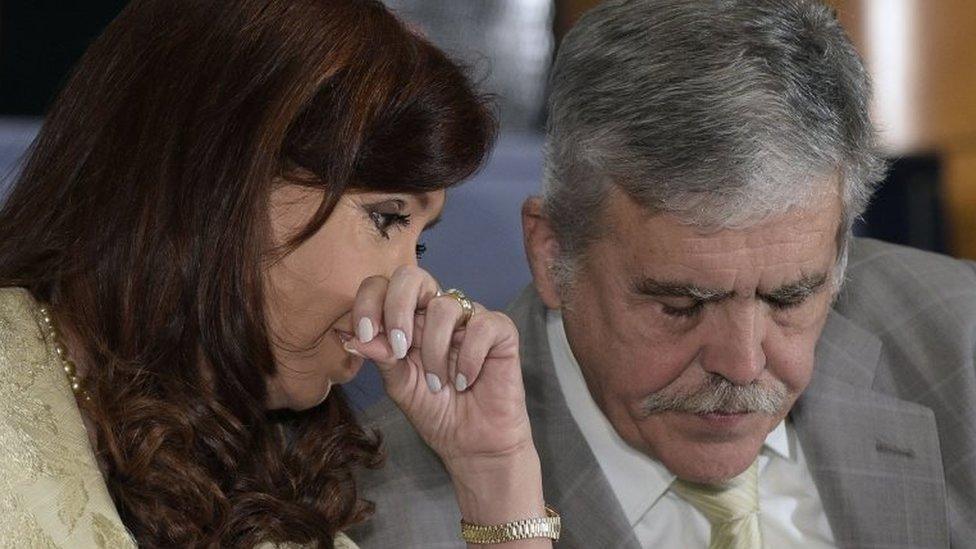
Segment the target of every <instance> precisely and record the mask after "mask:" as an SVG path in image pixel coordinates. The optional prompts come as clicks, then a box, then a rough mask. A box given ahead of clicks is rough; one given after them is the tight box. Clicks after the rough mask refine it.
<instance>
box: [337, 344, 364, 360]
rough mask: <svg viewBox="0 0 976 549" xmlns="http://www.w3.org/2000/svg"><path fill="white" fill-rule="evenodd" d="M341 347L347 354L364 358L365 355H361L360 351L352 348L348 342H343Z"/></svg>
mask: <svg viewBox="0 0 976 549" xmlns="http://www.w3.org/2000/svg"><path fill="white" fill-rule="evenodd" d="M342 348H343V349H345V350H346V352H347V353H349V354H351V355H355V356H358V357H360V358H366V356H365V355H363V353H360V352H359V351H357V350H356V349H353V348H352V347H351V346H350V345H349V344H348V343H343V344H342Z"/></svg>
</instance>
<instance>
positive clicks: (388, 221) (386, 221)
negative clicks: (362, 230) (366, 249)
mask: <svg viewBox="0 0 976 549" xmlns="http://www.w3.org/2000/svg"><path fill="white" fill-rule="evenodd" d="M369 218H370V219H371V220H372V221H373V224H374V225H376V230H378V231H379V232H380V235H382V236H383V238H390V230H391V229H397V228H402V227H406V226H408V225H410V216H409V215H403V214H398V213H383V212H376V211H373V212H370V213H369Z"/></svg>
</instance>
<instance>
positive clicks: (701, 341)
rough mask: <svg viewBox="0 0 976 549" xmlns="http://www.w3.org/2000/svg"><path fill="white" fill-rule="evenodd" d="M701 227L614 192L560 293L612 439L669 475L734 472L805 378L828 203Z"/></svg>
mask: <svg viewBox="0 0 976 549" xmlns="http://www.w3.org/2000/svg"><path fill="white" fill-rule="evenodd" d="M817 202H818V203H816V204H812V206H813V207H811V208H810V209H808V210H802V211H792V212H789V213H787V214H784V215H781V216H779V217H774V218H772V219H770V220H768V221H765V222H763V223H761V224H759V225H757V226H754V227H752V228H746V229H739V230H722V231H720V232H715V231H712V232H704V231H702V230H701V229H699V228H695V227H691V226H688V225H685V224H682V223H681V222H679V221H678V220H677V219H676V218H674V217H671V216H669V215H666V214H658V215H650V214H648V213H647V211H646V210H644V209H642V208H641V207H640V206H639V205H637V204H636V203H635V202H633V201H632V200H630V199H629V198H626V197H625V196H624V195H623V194H622V193H617V192H615V193H614V194H613V196H612V197H611V200H610V201H609V203H608V209H607V211H606V212H605V217H604V219H605V223H607V224H608V225H609V231H608V233H607V234H606V235H605V236H604V237H603V238H601V239H600V240H599V241H598V242H595V243H594V244H593V245H592V246H591V248H590V250H589V253H588V255H587V257H586V259H585V260H584V261H583V263H582V265H581V266H580V267H581V269H580V271H579V275H578V276H577V278H576V281H575V283H574V284H573V286H572V287H571V288H570V289H569V291H564V292H561V300H562V301H561V304H562V308H563V317H564V322H565V326H566V332H567V336H568V339H569V341H570V345H571V347H572V350H573V354H574V355H575V356H576V358H577V359H578V361H579V364H580V367H581V369H582V373H583V376H584V378H585V379H586V383H587V386H588V387H589V390H590V393H591V394H592V395H593V397H594V399H595V400H596V402H597V404H598V405H599V406H600V408H601V409H602V410H603V412H604V414H606V416H607V418H608V419H609V420H610V422H611V423H612V424H613V426H614V427H615V428H616V430H617V432H618V433H619V434H620V436H621V437H623V439H624V440H626V441H627V442H628V443H629V444H630V445H631V446H633V447H635V448H637V449H639V450H641V451H643V452H645V453H647V454H648V455H650V456H651V457H653V458H655V459H657V460H658V461H659V462H661V463H662V464H663V465H665V466H666V467H667V468H668V469H669V470H670V471H671V472H672V473H674V474H675V475H677V476H678V477H680V478H684V479H687V480H692V481H697V482H707V483H714V482H720V481H723V480H726V479H728V478H731V477H733V476H735V475H737V474H739V473H740V472H742V471H744V470H745V469H746V468H747V467H748V466H749V465H750V464H751V463H752V462H753V461H754V460H755V459H756V456H757V454H758V453H759V451H760V448H761V447H762V444H763V442H764V440H765V437H766V435H767V434H768V433H769V431H771V430H772V429H773V428H774V427H775V426H776V425H777V424H778V423H779V422H780V421H781V420H782V419H783V418H784V417H785V416H786V414H787V413H788V412H789V410H790V408H791V407H792V405H793V403H794V402H795V401H796V398H797V397H798V396H799V394H800V393H801V392H802V391H803V389H804V388H805V387H806V386H807V384H808V382H809V381H810V376H811V373H812V370H813V362H814V347H815V345H816V342H817V339H818V338H819V336H820V332H821V330H822V328H823V325H824V322H825V320H826V317H827V313H828V312H829V309H830V304H831V301H832V297H833V296H832V292H831V288H832V283H833V280H832V276H833V270H834V266H835V264H836V259H837V245H836V235H837V230H838V226H839V223H840V203H839V200H838V198H837V197H836V195H834V194H831V196H829V197H826V196H825V197H824V198H822V199H820V200H819V201H817Z"/></svg>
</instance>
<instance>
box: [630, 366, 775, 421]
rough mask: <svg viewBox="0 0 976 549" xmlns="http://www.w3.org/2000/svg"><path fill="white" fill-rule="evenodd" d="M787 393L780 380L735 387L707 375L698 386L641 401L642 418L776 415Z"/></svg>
mask: <svg viewBox="0 0 976 549" xmlns="http://www.w3.org/2000/svg"><path fill="white" fill-rule="evenodd" d="M787 398H789V391H787V390H786V386H785V385H783V383H782V382H780V381H775V382H773V383H771V384H769V383H758V382H757V383H753V384H751V385H745V386H740V385H735V384H734V383H732V382H730V381H729V380H727V379H725V378H724V377H722V376H720V375H716V374H710V375H709V377H708V378H707V379H706V380H705V381H704V382H702V383H701V384H700V385H699V386H698V387H695V388H693V389H691V390H684V391H681V392H674V391H667V390H663V391H659V392H657V393H652V394H650V395H648V396H647V398H645V399H644V402H643V404H642V410H643V412H644V414H645V415H647V416H649V415H652V414H660V413H662V412H682V413H689V414H710V413H716V412H718V413H726V414H738V413H747V412H760V413H765V414H775V413H777V412H779V411H780V410H782V409H783V406H784V405H785V404H786V400H787Z"/></svg>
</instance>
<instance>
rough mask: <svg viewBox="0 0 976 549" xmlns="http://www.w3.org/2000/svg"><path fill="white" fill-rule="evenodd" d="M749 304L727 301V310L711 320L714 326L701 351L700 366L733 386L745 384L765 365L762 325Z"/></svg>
mask: <svg viewBox="0 0 976 549" xmlns="http://www.w3.org/2000/svg"><path fill="white" fill-rule="evenodd" d="M756 309H757V307H756V306H755V304H753V303H749V304H739V303H735V304H730V310H727V311H726V312H725V314H724V315H722V316H720V317H718V318H715V319H713V320H714V322H715V325H714V326H713V327H712V328H711V329H710V332H711V333H710V335H708V336H706V337H707V342H706V344H705V347H704V349H703V352H702V357H701V364H702V367H703V368H704V369H705V370H706V371H708V372H711V373H715V374H718V375H720V376H722V377H724V378H725V379H727V380H729V381H731V382H732V383H735V384H736V385H748V384H750V383H752V382H753V381H755V380H756V379H758V378H759V375H760V374H761V373H762V371H763V369H765V367H766V353H765V351H764V350H763V339H764V338H765V324H764V322H763V318H762V314H761V313H760V312H758V311H757V310H756Z"/></svg>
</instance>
